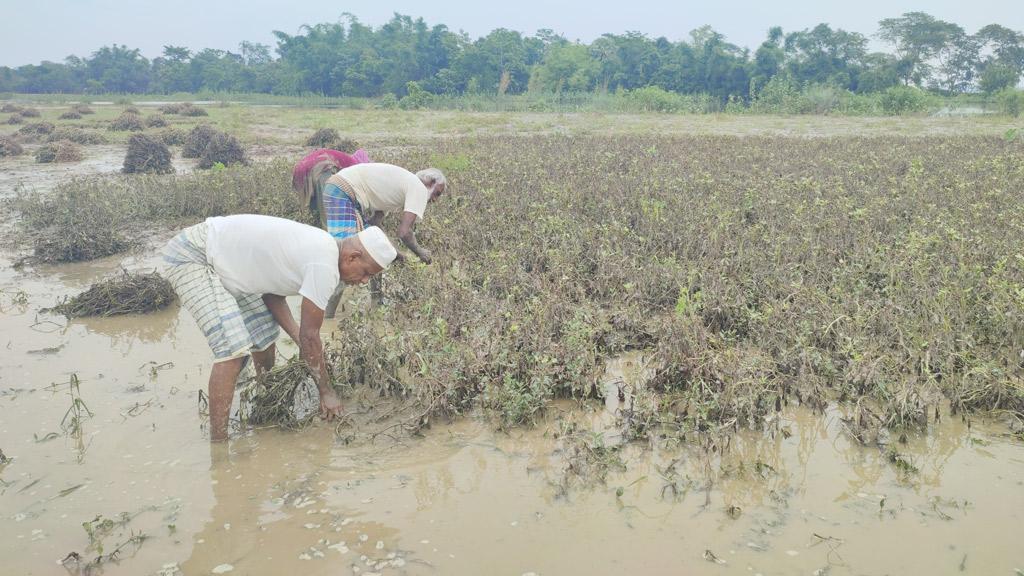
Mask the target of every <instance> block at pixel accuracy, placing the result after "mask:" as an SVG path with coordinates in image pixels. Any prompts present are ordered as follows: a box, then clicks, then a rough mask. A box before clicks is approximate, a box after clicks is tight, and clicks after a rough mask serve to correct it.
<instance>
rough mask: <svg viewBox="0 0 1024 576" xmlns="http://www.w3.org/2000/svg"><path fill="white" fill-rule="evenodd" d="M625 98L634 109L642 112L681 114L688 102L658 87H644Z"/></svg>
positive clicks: (679, 95)
mask: <svg viewBox="0 0 1024 576" xmlns="http://www.w3.org/2000/svg"><path fill="white" fill-rule="evenodd" d="M626 98H627V100H628V101H629V103H630V104H631V106H632V107H633V108H635V109H638V110H640V111H643V112H682V111H683V110H685V109H686V107H687V104H688V101H687V99H686V98H685V97H684V96H682V95H681V94H676V93H675V92H669V91H668V90H665V89H663V88H661V87H658V86H646V87H644V88H638V89H636V90H630V91H629V92H627V93H626Z"/></svg>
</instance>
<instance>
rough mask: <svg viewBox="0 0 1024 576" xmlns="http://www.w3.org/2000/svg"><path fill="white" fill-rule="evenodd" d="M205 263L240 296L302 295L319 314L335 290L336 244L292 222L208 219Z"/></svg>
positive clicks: (266, 218) (258, 218)
mask: <svg viewBox="0 0 1024 576" xmlns="http://www.w3.org/2000/svg"><path fill="white" fill-rule="evenodd" d="M206 224H207V228H208V231H207V238H206V259H207V261H208V262H209V263H210V265H211V266H213V269H214V271H215V272H216V273H217V275H218V276H219V277H220V280H221V282H222V283H223V284H224V287H225V288H227V290H228V292H230V293H231V294H233V295H235V296H239V295H242V294H277V295H279V296H293V295H295V294H301V295H302V296H304V297H306V298H309V300H310V301H311V302H313V304H316V305H317V307H319V308H320V309H324V308H326V307H327V301H328V300H329V299H330V297H331V295H332V294H333V293H334V289H335V288H336V287H337V286H338V282H339V281H340V280H341V276H340V275H339V273H338V242H337V241H336V240H335V239H334V238H333V237H332V236H331V235H330V234H328V233H327V232H325V231H323V230H321V229H319V228H314V227H312V226H307V225H305V224H300V223H298V222H295V221H293V220H286V219H284V218H275V217H273V216H257V215H254V214H240V215H237V216H218V217H214V218H207V220H206Z"/></svg>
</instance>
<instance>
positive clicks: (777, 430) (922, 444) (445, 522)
mask: <svg viewBox="0 0 1024 576" xmlns="http://www.w3.org/2000/svg"><path fill="white" fill-rule="evenodd" d="M551 116H552V117H554V115H551ZM851 122H854V123H855V122H856V120H851V119H843V120H842V129H843V130H847V129H849V127H848V126H847V124H848V123H851ZM729 125H730V129H732V127H733V124H732V122H731V120H730V124H729ZM874 126H875V123H874V122H873V121H870V120H869V121H865V123H864V125H863V126H862V128H863V129H864V130H866V131H869V132H870V131H871V130H873V127H874ZM943 126H946V125H939V127H937V128H934V129H944V128H942V127H943ZM924 129H929V128H928V127H927V126H926V127H925V128H924ZM298 149H301V148H300V147H299V146H298V144H296V143H291V144H281V145H279V147H272V146H269V145H268V146H267V147H266V148H264V149H263V152H256V153H255V154H254V156H256V158H257V159H260V158H266V157H271V156H276V155H279V154H293V153H295V150H298ZM122 155H123V147H119V146H118V145H110V146H98V147H89V148H87V153H86V160H85V161H84V162H82V163H79V164H75V165H70V166H46V167H40V166H39V165H36V164H33V163H32V162H31V161H30V160H28V157H27V156H26V157H22V158H20V159H16V160H10V159H5V160H2V161H0V195H2V196H8V195H9V194H10V193H11V192H12V190H13V187H14V186H16V185H22V186H28V187H32V188H34V189H38V190H45V189H48V188H50V187H52V182H53V181H54V179H56V178H59V177H62V176H66V175H68V174H96V173H112V172H115V171H116V170H117V168H118V167H119V165H120V160H121V158H122ZM176 167H178V168H179V171H187V170H190V169H191V168H190V164H189V163H188V162H187V161H180V160H176ZM169 233H170V232H169V231H156V232H154V235H153V237H152V238H151V240H150V242H149V243H148V244H147V245H146V246H145V247H143V248H140V249H138V250H137V251H135V252H133V253H131V254H129V255H128V256H123V257H112V258H107V259H103V260H99V261H94V262H88V263H79V264H69V265H60V266H32V265H28V266H24V267H18V268H15V267H14V266H13V264H14V260H15V259H16V257H17V254H18V253H17V251H16V250H14V249H12V248H11V246H10V245H9V243H8V244H7V245H6V247H5V248H3V249H0V334H2V336H0V450H2V454H3V457H4V458H5V459H6V460H5V462H6V463H3V464H0V558H2V565H3V570H2V571H0V572H3V573H4V574H33V575H45V574H61V575H63V574H67V573H69V572H71V573H86V572H88V571H89V570H90V569H91V568H90V566H89V564H90V562H93V561H94V560H95V559H97V558H99V559H100V560H101V561H102V562H101V565H100V566H99V569H101V570H102V573H103V574H111V575H117V574H132V575H135V574H165V575H172V574H189V575H191V574H211V573H212V574H223V573H231V574H281V573H295V574H325V575H326V574H332V575H333V574H362V575H369V574H466V575H470V574H513V575H520V574H541V575H553V574H623V573H632V574H709V575H718V574H721V575H726V574H763V575H765V576H767V575H772V574H778V575H789V574H818V575H824V574H832V575H838V574H843V575H846V574H849V575H854V574H857V575H860V574H872V575H876V574H877V575H882V574H1006V575H1010V576H1012V575H1014V574H1021V573H1022V571H1024V552H1022V551H1021V547H1020V546H1019V544H1018V541H1019V535H1018V528H1019V526H1021V524H1022V521H1024V443H1022V442H1021V441H1019V440H1018V439H1016V438H1015V437H1014V436H1012V435H1010V434H1009V433H1008V430H1007V427H1006V426H1005V424H1004V423H1003V422H1002V421H1000V419H999V418H998V415H993V416H992V417H991V418H979V417H974V418H972V419H970V420H965V419H962V418H960V417H949V416H944V417H942V418H941V419H940V420H938V421H937V422H933V423H932V424H930V425H929V429H928V431H927V433H925V434H920V435H912V436H911V437H909V438H907V443H906V444H898V446H897V448H898V451H899V455H900V458H899V460H900V462H902V464H900V463H896V462H894V460H893V458H892V457H891V456H890V455H889V454H888V453H887V452H886V451H884V450H879V448H877V447H864V446H861V445H859V444H857V443H856V442H853V441H852V440H851V439H850V438H849V436H848V435H847V434H846V433H845V431H844V423H843V417H844V413H843V411H842V408H841V407H831V408H829V409H828V410H826V411H825V413H824V415H820V414H816V413H812V412H810V411H808V410H805V409H801V408H790V409H787V410H785V411H783V412H782V414H781V416H780V417H779V419H778V420H777V421H776V422H774V424H773V426H771V427H770V430H769V431H767V432H764V433H761V432H758V433H753V432H744V433H739V434H738V435H735V436H732V437H731V439H729V440H727V441H725V442H727V443H725V444H719V445H718V446H717V447H716V449H715V450H713V451H708V450H704V449H703V448H702V447H701V446H695V445H682V446H680V445H676V444H673V443H669V442H665V443H660V442H656V443H654V444H623V443H622V441H621V439H620V438H619V437H618V433H617V429H616V427H615V426H614V420H615V418H614V414H615V411H616V410H617V409H619V407H620V401H619V400H618V394H617V391H618V389H619V388H620V387H623V388H626V389H628V387H629V385H632V384H639V383H641V382H642V380H643V376H644V373H645V370H644V367H645V359H644V357H643V356H642V355H630V356H626V357H623V358H621V359H617V360H614V361H611V362H609V369H608V373H607V374H606V375H605V377H604V379H603V381H604V384H605V390H606V401H605V403H604V404H601V403H599V402H590V403H582V404H579V403H573V402H561V403H558V404H557V405H556V407H555V409H553V410H551V411H550V412H549V413H548V414H547V415H546V416H545V417H544V419H543V420H542V421H541V422H540V423H539V424H538V425H537V426H536V427H533V428H515V429H513V430H511V431H505V432H503V431H499V429H498V427H497V426H496V425H495V423H494V422H493V421H491V420H489V419H487V418H486V417H485V416H483V415H481V414H475V415H471V416H469V417H465V418H461V419H459V420H457V421H454V422H434V423H433V424H432V426H431V427H430V428H428V429H426V430H425V431H424V432H423V434H422V436H415V437H409V436H408V435H405V434H402V433H401V430H400V429H399V428H398V427H395V426H394V425H395V424H396V423H399V422H400V420H398V419H397V418H396V417H394V416H389V414H395V413H397V412H399V411H400V409H401V408H402V407H401V406H394V405H391V404H389V403H388V402H386V401H384V400H382V399H379V398H376V397H374V396H373V395H369V394H365V393H363V391H359V390H357V391H356V393H355V394H354V395H353V396H352V397H350V398H348V399H347V400H346V410H347V411H348V412H349V413H350V414H352V416H353V418H352V421H351V423H350V424H348V425H343V426H341V427H340V428H336V427H335V426H334V425H333V424H327V423H317V424H315V425H314V426H312V427H310V428H307V429H304V430H301V431H297V432H288V431H282V430H277V429H259V430H245V431H240V432H238V434H237V437H236V439H235V440H233V441H232V442H231V443H230V444H229V445H220V446H214V447H211V446H210V445H209V442H208V440H207V435H206V430H205V426H204V424H205V421H204V417H203V415H202V409H201V402H200V397H199V390H201V389H203V388H205V385H206V378H207V374H208V369H209V363H210V359H209V351H208V349H207V346H206V343H205V340H204V338H203V337H202V335H201V333H200V332H199V330H198V328H197V327H196V325H195V323H194V322H193V321H192V319H191V318H190V317H189V316H188V313H187V312H186V311H184V310H181V309H180V308H178V307H177V306H173V307H172V308H170V309H168V310H165V311H162V312H158V313H155V314H150V315H146V316H128V317H120V318H109V319H90V320H75V321H67V320H66V319H64V318H62V317H60V316H56V315H52V314H47V313H44V312H41V310H42V309H43V308H46V307H48V306H52V305H53V304H54V303H55V302H57V301H58V300H59V299H61V298H63V297H64V296H67V295H69V294H74V293H77V292H79V291H81V290H82V289H84V288H86V287H87V286H88V285H89V284H90V283H92V282H94V281H96V280H98V279H100V278H102V277H104V276H105V275H107V274H110V273H112V272H116V271H117V270H118V269H119V268H121V267H124V268H128V269H132V270H135V269H141V270H148V269H152V268H153V267H154V266H156V263H157V259H156V248H157V246H159V245H160V243H161V242H162V241H164V240H165V239H166V238H167V236H168V235H169ZM292 304H293V306H294V305H296V303H295V302H292ZM343 328H344V326H343V325H342V326H340V327H339V326H338V325H337V324H333V323H332V324H330V325H329V326H327V327H325V336H327V335H328V333H330V335H332V336H333V337H344V330H343ZM280 349H281V351H282V354H283V355H285V356H287V355H291V354H293V353H294V352H295V347H294V345H293V344H292V343H291V342H288V341H287V340H286V339H283V340H282V342H281V343H280ZM73 382H77V383H78V384H77V387H75V386H73V384H72V383H73ZM76 398H77V399H78V401H79V402H78V403H76V401H75V400H76ZM947 414H948V412H947ZM725 446H727V447H728V448H727V450H725V451H724V453H723V452H722V448H723V447H725ZM72 553H74V554H75V555H77V558H78V559H77V560H76V559H75V556H74V555H72ZM62 560H64V563H62ZM92 572H93V573H99V570H98V569H93V570H92Z"/></svg>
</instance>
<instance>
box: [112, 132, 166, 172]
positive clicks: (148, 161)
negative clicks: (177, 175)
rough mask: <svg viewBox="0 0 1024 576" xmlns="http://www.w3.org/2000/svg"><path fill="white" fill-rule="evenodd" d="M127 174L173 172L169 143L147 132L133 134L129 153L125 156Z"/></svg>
mask: <svg viewBox="0 0 1024 576" xmlns="http://www.w3.org/2000/svg"><path fill="white" fill-rule="evenodd" d="M122 171H123V172H124V173H126V174H171V173H173V172H174V165H173V164H171V151H170V149H168V148H167V144H164V143H163V142H162V141H160V140H158V139H156V138H154V137H152V136H147V135H146V134H132V137H131V138H129V139H128V153H127V154H126V155H125V157H124V168H123V170H122Z"/></svg>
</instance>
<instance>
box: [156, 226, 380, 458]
mask: <svg viewBox="0 0 1024 576" xmlns="http://www.w3.org/2000/svg"><path fill="white" fill-rule="evenodd" d="M396 255H397V252H396V251H395V247H394V246H392V245H391V242H390V241H389V240H388V239H387V236H385V235H384V233H383V232H382V231H381V230H380V228H377V227H371V228H367V229H366V230H364V231H363V232H361V233H359V234H357V235H355V236H352V237H349V238H346V239H344V240H337V239H335V238H332V237H331V236H330V235H329V234H327V233H326V232H324V231H323V230H320V229H318V228H314V227H312V226H307V225H305V224H300V223H298V222H294V221H292V220H285V219H282V218H274V217H272V216H257V215H251V214H243V215H237V216H224V217H216V218H208V219H207V220H206V221H205V222H203V223H201V224H197V225H195V226H192V227H190V228H186V229H185V230H183V231H182V232H181V233H179V234H178V235H177V236H175V237H174V238H173V239H171V241H170V242H168V243H167V246H166V247H165V248H164V263H165V265H166V276H167V279H168V280H169V281H170V282H171V285H172V286H174V290H175V291H176V292H177V293H178V297H179V298H180V299H181V303H182V305H183V306H184V307H185V308H186V309H187V310H188V311H189V312H190V313H191V314H192V317H193V318H195V319H196V322H197V323H198V324H199V328H200V330H202V332H203V334H205V335H206V338H207V341H208V342H209V344H210V348H211V349H213V355H214V364H213V369H212V370H211V371H210V383H209V398H210V440H211V441H213V442H217V441H222V440H225V439H227V436H228V418H229V416H230V413H231V402H232V398H233V396H234V391H235V380H236V379H237V378H238V374H239V373H240V372H241V370H242V367H243V366H244V365H245V362H247V361H248V359H249V355H250V354H251V355H252V359H253V361H254V363H255V365H256V369H257V371H265V370H269V369H270V368H271V367H273V365H274V355H275V351H276V350H275V346H274V342H275V340H277V337H278V335H279V334H280V330H279V328H283V329H284V331H285V332H286V333H287V334H288V336H290V337H291V338H292V340H294V341H295V342H297V343H298V344H299V351H300V355H301V357H302V359H303V360H305V361H306V363H307V364H308V365H309V367H310V369H311V371H312V373H313V377H314V379H315V381H316V386H317V389H318V391H319V393H320V414H321V415H322V416H324V417H325V418H328V419H329V418H333V417H335V416H337V415H339V414H340V413H341V401H340V400H339V399H338V397H337V395H336V394H335V392H334V389H333V388H332V387H331V382H330V378H329V376H328V373H327V366H326V365H325V364H324V361H323V344H322V342H321V340H320V327H321V325H322V324H323V319H324V308H325V307H326V306H327V302H328V300H329V299H330V297H331V295H332V294H333V293H334V291H335V288H336V287H337V286H338V284H339V281H341V282H345V283H346V284H365V283H366V282H367V281H369V280H370V278H371V277H372V276H374V275H375V274H379V273H380V272H381V271H383V270H384V269H385V268H387V267H388V266H389V265H390V264H391V262H392V261H393V260H394V259H395V256H396ZM292 295H301V296H302V306H301V317H300V319H299V322H298V323H296V322H295V319H294V318H293V316H292V313H291V310H290V309H289V308H288V305H287V303H286V302H285V296H292Z"/></svg>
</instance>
